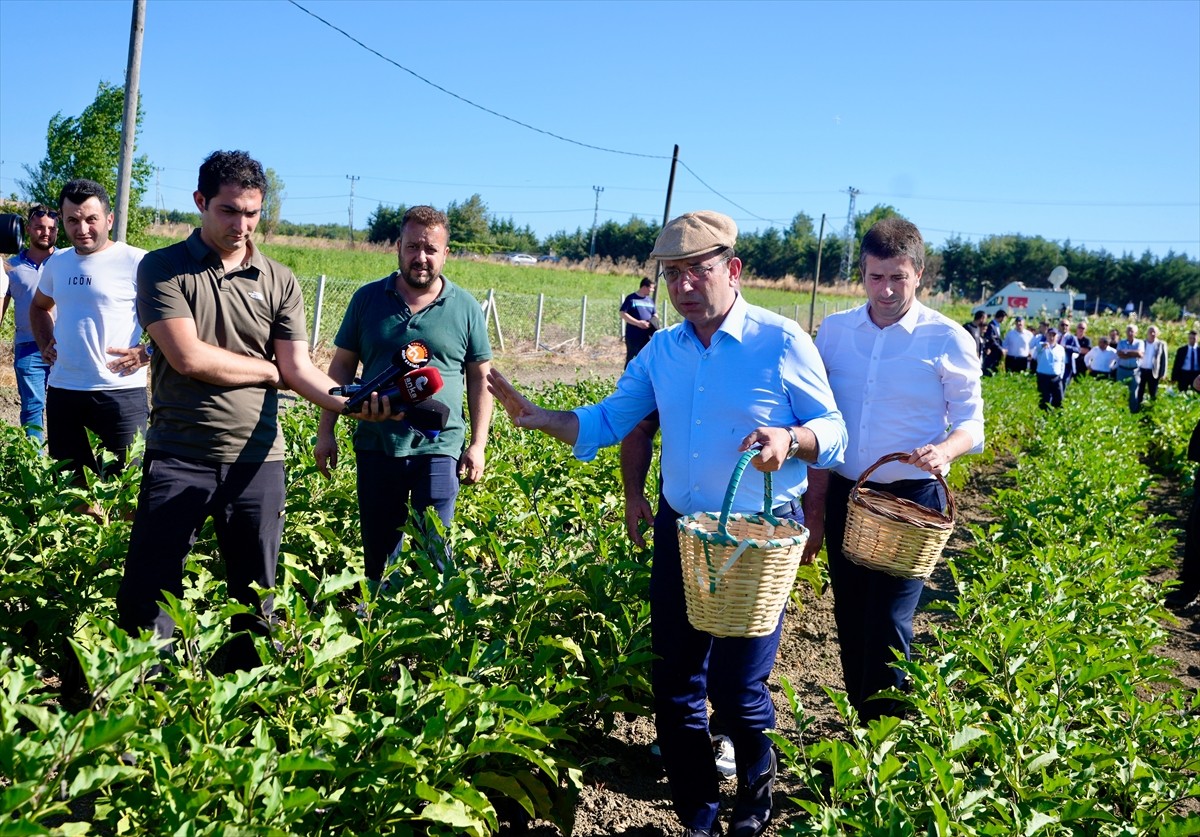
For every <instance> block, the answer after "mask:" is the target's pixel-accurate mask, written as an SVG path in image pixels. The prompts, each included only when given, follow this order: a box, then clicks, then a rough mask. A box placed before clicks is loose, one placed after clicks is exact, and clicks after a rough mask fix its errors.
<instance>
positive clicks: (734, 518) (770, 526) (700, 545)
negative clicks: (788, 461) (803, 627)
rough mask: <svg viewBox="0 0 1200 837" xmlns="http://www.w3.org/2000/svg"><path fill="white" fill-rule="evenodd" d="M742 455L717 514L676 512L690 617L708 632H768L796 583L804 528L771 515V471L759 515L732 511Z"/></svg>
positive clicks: (753, 634) (749, 634) (752, 634)
mask: <svg viewBox="0 0 1200 837" xmlns="http://www.w3.org/2000/svg"><path fill="white" fill-rule="evenodd" d="M756 453H757V451H756V450H750V451H747V452H746V453H745V454H743V455H742V458H741V460H740V461H739V462H738V464H737V467H736V468H734V471H733V476H732V477H731V478H730V480H729V488H728V489H727V490H726V492H725V502H724V504H723V506H722V508H721V513H720V515H715V514H710V513H708V512H700V513H698V514H689V515H686V516H684V517H681V518H679V520H678V522H677V524H676V525H677V526H678V528H679V556H680V560H681V562H682V565H683V594H684V600H685V601H686V602H687V613H688V621H689V622H691V623H692V626H693V627H695V628H696V629H697V630H701V631H705V632H706V633H710V634H712V635H713V636H725V637H729V636H738V637H756V636H766V635H768V634H770V633H771V632H772V631H774V630H775V626H776V625H778V624H779V614H780V613H781V612H782V611H783V606H784V605H785V604H787V600H788V595H789V594H790V593H791V591H792V585H793V584H794V583H795V581H796V571H797V570H798V569H799V567H800V558H801V556H802V555H803V553H804V544H805V543H806V542H807V541H808V530H807V529H805V528H804V527H803V526H801V525H800V524H799V523H797V522H796V521H794V520H788V519H786V518H778V517H775V515H773V514H772V513H771V503H772V499H771V498H772V493H773V492H772V491H771V475H770V474H766V479H765V480H764V488H765V490H764V496H763V512H762V514H741V513H737V514H730V513H729V510H730V508H732V506H733V498H734V495H735V494H736V493H737V487H738V483H739V482H740V481H741V477H742V472H743V471H744V470H745V469H746V464H747V463H748V462H749V461H750V459H751V458H752V457H753V456H754V455H755V454H756Z"/></svg>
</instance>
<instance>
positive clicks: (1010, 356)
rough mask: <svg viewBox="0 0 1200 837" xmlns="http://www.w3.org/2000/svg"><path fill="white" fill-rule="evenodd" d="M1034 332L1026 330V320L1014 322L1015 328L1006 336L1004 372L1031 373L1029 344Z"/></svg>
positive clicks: (1019, 318)
mask: <svg viewBox="0 0 1200 837" xmlns="http://www.w3.org/2000/svg"><path fill="white" fill-rule="evenodd" d="M1031 340H1033V332H1031V331H1030V330H1029V329H1027V328H1025V318H1024V317H1017V318H1016V319H1015V320H1013V327H1012V328H1010V329H1009V330H1008V333H1007V334H1005V335H1004V371H1005V372H1028V371H1029V343H1030V341H1031Z"/></svg>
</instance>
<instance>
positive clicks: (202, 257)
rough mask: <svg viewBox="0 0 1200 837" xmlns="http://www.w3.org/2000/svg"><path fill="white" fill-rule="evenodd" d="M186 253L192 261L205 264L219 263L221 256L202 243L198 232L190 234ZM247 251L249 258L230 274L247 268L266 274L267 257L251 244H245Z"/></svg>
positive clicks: (194, 231) (202, 240)
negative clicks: (211, 261) (213, 261)
mask: <svg viewBox="0 0 1200 837" xmlns="http://www.w3.org/2000/svg"><path fill="white" fill-rule="evenodd" d="M186 246H187V248H188V253H189V254H190V255H191V257H192V258H193V259H195V260H196V261H198V262H200V263H201V264H205V263H207V262H208V261H210V260H216V262H217V263H220V262H221V254H220V253H218V252H217V251H216V250H214V249H212V248H211V247H209V246H208V245H207V244H205V243H204V239H203V238H201V237H200V230H198V229H196V230H192V234H191V235H190V236H188V238H187V244H186ZM246 246H247V249H248V250H249V252H250V258H249V259H248V260H246V261H245V262H243V264H242V266H241V267H239V268H237V269H236V270H232V271H230V273H238V272H240V271H243V270H247V269H249V268H254V269H255V270H257V271H258V272H259V273H260V274H261V273H266V272H267V257H266V256H264V255H263V254H262V251H260V250H259V249H258V248H257V247H255V246H254V243H253V242H250V241H248V242H246Z"/></svg>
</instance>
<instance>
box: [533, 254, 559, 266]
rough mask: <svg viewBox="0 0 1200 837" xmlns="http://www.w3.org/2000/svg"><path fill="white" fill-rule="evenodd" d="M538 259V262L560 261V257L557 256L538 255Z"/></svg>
mask: <svg viewBox="0 0 1200 837" xmlns="http://www.w3.org/2000/svg"><path fill="white" fill-rule="evenodd" d="M538 261H539V262H554V263H555V264H558V263H559V262H561V261H562V259H560V258H559V257H558V256H552V255H545V256H538Z"/></svg>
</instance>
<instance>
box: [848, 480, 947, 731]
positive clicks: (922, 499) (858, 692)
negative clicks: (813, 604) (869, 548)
mask: <svg viewBox="0 0 1200 837" xmlns="http://www.w3.org/2000/svg"><path fill="white" fill-rule="evenodd" d="M866 485H867V486H868V487H872V488H877V489H879V490H881V491H887V492H888V493H889V494H893V495H895V496H897V497H903V498H904V499H907V500H912V501H913V502H914V503H918V504H920V505H922V506H925V507H926V508H930V509H937V510H938V511H941V510H942V508H943V507H944V502H943V498H942V492H941V490H940V488H939V486H938V484H937V482H936V481H935V480H932V479H930V480H900V481H898V482H892V483H886V484H877V483H871V482H868V483H866ZM853 487H854V482H853V481H852V480H848V479H846V478H845V477H843V476H840V475H838V474H836V473H830V475H829V489H828V492H827V494H826V502H825V550H826V552H827V553H828V554H829V580H830V581H831V582H832V584H833V616H834V620H835V621H836V622H837V628H838V644H839V645H840V651H841V658H842V676H843V678H844V679H845V683H846V695H847V696H848V697H849V699H850V705H851V706H853V707H854V708H855V709H856V710H858V714H859V717H860V718H861V719H862V720H863V722H866V721H871V720H874V719H876V718H879V717H881V716H883V715H898V714H899V713H900V711H901V709H902V707H903V704H902V703H900V702H899V701H897V700H895V699H891V698H888V699H884V698H876V699H874V700H870V698H871V696H872V695H875V694H876V693H878V692H881V691H883V690H884V689H887V688H890V687H895V688H898V689H902V688H904V673H903V672H901V671H899V670H897V669H895V668H893V667H892V663H893V662H894V661H895V659H896V652H897V651H898V652H900V656H901V657H903V658H904V659H906V660H908V659H911V658H912V637H913V627H912V621H913V614H915V613H916V611H917V603H918V602H919V601H920V599H921V591H922V590H923V589H924V587H925V580H924V579H921V578H897V577H895V576H892V575H888V574H887V573H884V572H880V571H879V570H872V569H869V568H868V567H863V566H860V565H859V564H855V563H854V562H852V561H851V560H850V559H848V558H847V557H846V556H845V555H844V554H843V553H842V541H843V539H844V538H845V535H846V514H847V510H848V503H849V499H850V489H852V488H853Z"/></svg>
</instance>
